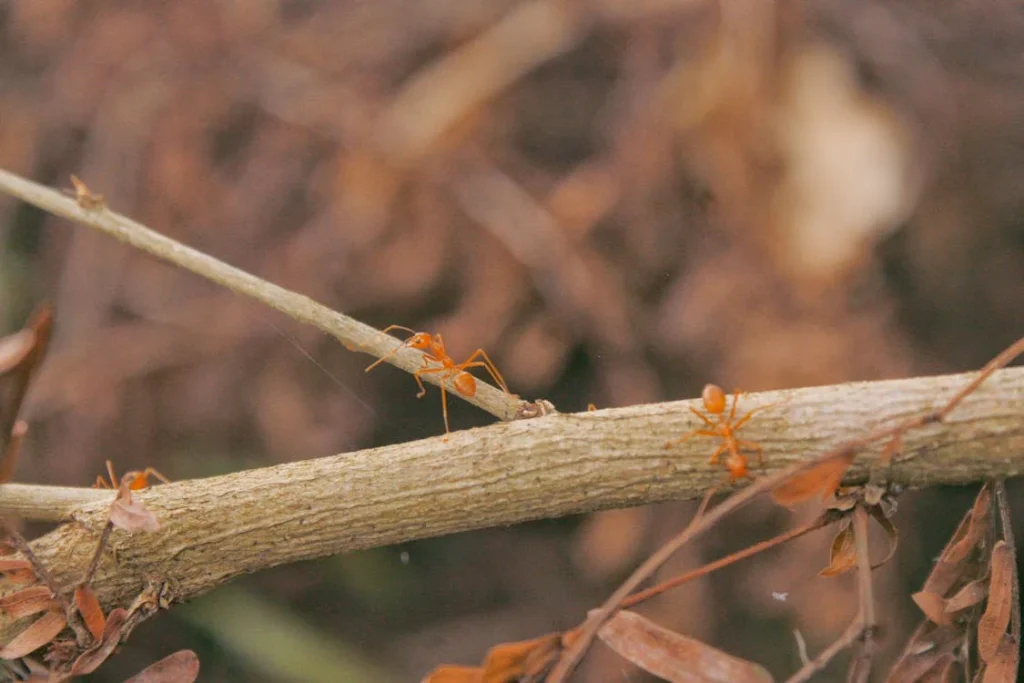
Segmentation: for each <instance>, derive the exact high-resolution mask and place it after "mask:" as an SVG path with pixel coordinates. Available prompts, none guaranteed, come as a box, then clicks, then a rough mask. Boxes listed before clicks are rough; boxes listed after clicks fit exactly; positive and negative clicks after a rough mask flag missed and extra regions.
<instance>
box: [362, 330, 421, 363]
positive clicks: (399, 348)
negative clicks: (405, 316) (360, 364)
mask: <svg viewBox="0 0 1024 683" xmlns="http://www.w3.org/2000/svg"><path fill="white" fill-rule="evenodd" d="M389 329H390V328H389ZM411 331H412V330H410V332H411ZM408 346H409V342H408V341H404V342H402V343H401V344H399V345H398V346H396V347H395V348H394V349H392V351H391V352H390V353H388V354H387V355H386V356H381V357H380V358H378V359H377V360H375V361H373V362H372V363H370V365H369V367H367V368H366V370H364V371H363V372H369V371H370V370H373V369H374V368H375V367H377V366H378V365H380V364H381V363H383V362H384V361H386V360H387V359H388V358H391V356H393V355H395V354H396V353H398V352H399V351H401V350H402V349H404V348H406V347H408Z"/></svg>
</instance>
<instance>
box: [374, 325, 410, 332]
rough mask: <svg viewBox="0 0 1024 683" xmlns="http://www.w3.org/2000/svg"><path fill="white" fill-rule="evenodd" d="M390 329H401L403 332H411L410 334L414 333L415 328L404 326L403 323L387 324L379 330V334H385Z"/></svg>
mask: <svg viewBox="0 0 1024 683" xmlns="http://www.w3.org/2000/svg"><path fill="white" fill-rule="evenodd" d="M391 330H402V331H403V332H411V333H412V334H416V330H411V329H409V328H408V327H405V326H404V325H388V326H387V327H385V328H384V329H383V330H381V334H387V333H388V332H390V331H391Z"/></svg>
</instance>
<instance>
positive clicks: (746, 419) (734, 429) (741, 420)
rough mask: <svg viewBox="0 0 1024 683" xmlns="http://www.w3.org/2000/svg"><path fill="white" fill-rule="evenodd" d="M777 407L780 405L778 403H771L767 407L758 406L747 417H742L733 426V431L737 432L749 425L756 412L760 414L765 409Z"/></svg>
mask: <svg viewBox="0 0 1024 683" xmlns="http://www.w3.org/2000/svg"><path fill="white" fill-rule="evenodd" d="M777 405H779V404H778V403H769V404H768V405H766V406H758V407H756V408H754V409H753V410H751V411H750V412H749V413H747V414H746V415H744V416H743V417H741V418H740V421H739V422H737V423H736V424H734V425H733V426H732V430H733V431H734V432H735V431H736V430H737V429H739V428H740V427H742V426H743V425H745V424H746V423H747V421H748V420H750V418H751V417H752V416H753V415H754V413H756V412H758V411H760V410H764V409H765V408H771V407H772V406H777Z"/></svg>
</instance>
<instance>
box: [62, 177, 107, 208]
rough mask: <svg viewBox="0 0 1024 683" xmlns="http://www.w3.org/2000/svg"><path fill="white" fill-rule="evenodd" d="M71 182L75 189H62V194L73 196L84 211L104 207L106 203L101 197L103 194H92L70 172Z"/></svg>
mask: <svg viewBox="0 0 1024 683" xmlns="http://www.w3.org/2000/svg"><path fill="white" fill-rule="evenodd" d="M71 184H72V185H74V186H75V189H74V190H64V194H68V195H71V196H72V197H74V198H75V201H76V202H78V205H79V206H80V207H82V208H83V209H85V210H86V211H97V210H99V209H103V208H106V206H107V203H106V201H105V200H104V199H103V195H101V194H93V193H92V192H90V191H89V188H88V187H87V186H86V184H85V183H83V182H82V181H81V180H80V179H79V178H78V176H76V175H74V174H72V176H71Z"/></svg>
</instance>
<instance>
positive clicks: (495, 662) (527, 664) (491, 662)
mask: <svg viewBox="0 0 1024 683" xmlns="http://www.w3.org/2000/svg"><path fill="white" fill-rule="evenodd" d="M562 640H563V635H562V634H561V633H549V634H547V635H545V636H541V637H540V638H534V639H533V640H524V641H520V642H516V643H501V644H500V645H495V646H494V647H492V648H491V649H490V650H489V651H488V652H487V657H486V658H485V659H484V665H483V666H482V667H466V666H440V667H438V668H436V669H434V670H433V671H432V672H430V673H429V674H427V677H426V678H424V679H423V682H422V683H514V681H518V680H520V679H529V680H535V679H539V678H540V676H541V675H542V674H543V673H544V672H545V671H546V670H547V669H548V667H550V665H551V664H552V663H553V662H554V661H555V658H556V657H558V655H559V653H560V652H561V650H562Z"/></svg>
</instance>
